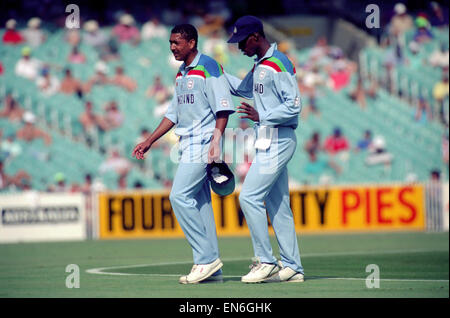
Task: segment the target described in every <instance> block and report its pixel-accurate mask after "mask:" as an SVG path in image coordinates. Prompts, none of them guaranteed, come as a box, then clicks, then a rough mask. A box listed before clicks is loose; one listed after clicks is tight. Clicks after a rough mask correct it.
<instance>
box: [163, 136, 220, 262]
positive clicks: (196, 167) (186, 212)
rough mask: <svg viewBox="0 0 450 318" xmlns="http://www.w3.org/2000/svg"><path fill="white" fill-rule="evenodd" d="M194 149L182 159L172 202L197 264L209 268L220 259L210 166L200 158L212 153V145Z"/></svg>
mask: <svg viewBox="0 0 450 318" xmlns="http://www.w3.org/2000/svg"><path fill="white" fill-rule="evenodd" d="M193 149H194V151H193V152H188V151H187V150H185V151H184V154H182V155H181V158H180V163H179V165H178V169H177V172H176V174H175V178H174V182H173V186H172V190H171V192H170V196H169V199H170V203H171V204H172V209H173V211H174V213H175V216H176V218H177V221H178V223H179V224H180V227H181V229H182V230H183V232H184V235H185V236H186V238H187V240H188V242H189V245H190V246H191V247H192V252H193V258H194V264H209V263H212V262H213V261H215V260H216V259H217V258H218V257H219V247H218V243H217V233H216V224H215V221H214V213H213V209H212V204H211V189H210V184H209V181H208V178H207V175H206V165H207V164H206V162H203V161H202V160H201V159H200V154H201V155H205V151H206V152H207V150H208V149H209V143H206V144H204V145H196V146H195V147H194V148H193ZM191 150H192V147H191ZM192 153H194V154H195V155H194V156H192Z"/></svg>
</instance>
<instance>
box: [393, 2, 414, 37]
mask: <svg viewBox="0 0 450 318" xmlns="http://www.w3.org/2000/svg"><path fill="white" fill-rule="evenodd" d="M394 12H395V15H394V16H393V17H392V19H391V22H390V27H389V34H390V35H392V36H393V37H395V38H398V37H401V36H402V35H403V34H405V32H407V31H409V30H411V29H412V28H413V27H414V22H413V19H412V17H411V16H410V15H409V14H408V13H407V9H406V6H405V5H404V4H403V3H397V4H396V5H395V6H394Z"/></svg>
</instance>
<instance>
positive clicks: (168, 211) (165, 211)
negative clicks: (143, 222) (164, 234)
mask: <svg viewBox="0 0 450 318" xmlns="http://www.w3.org/2000/svg"><path fill="white" fill-rule="evenodd" d="M173 214H174V213H173V211H172V206H171V204H170V200H169V197H168V196H161V228H162V229H165V228H166V221H165V220H166V217H168V218H169V219H170V228H171V229H174V228H175V220H174V218H173V216H174V215H173Z"/></svg>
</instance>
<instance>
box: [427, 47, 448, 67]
mask: <svg viewBox="0 0 450 318" xmlns="http://www.w3.org/2000/svg"><path fill="white" fill-rule="evenodd" d="M428 63H430V65H431V66H433V67H440V68H448V66H449V51H448V46H447V45H446V44H445V43H441V45H440V47H439V49H436V50H434V51H433V52H432V53H431V55H430V56H429V57H428Z"/></svg>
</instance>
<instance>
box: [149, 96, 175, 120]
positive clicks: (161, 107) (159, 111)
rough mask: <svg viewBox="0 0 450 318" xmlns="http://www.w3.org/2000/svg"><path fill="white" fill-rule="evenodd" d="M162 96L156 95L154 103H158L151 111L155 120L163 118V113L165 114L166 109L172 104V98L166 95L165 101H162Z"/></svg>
mask: <svg viewBox="0 0 450 318" xmlns="http://www.w3.org/2000/svg"><path fill="white" fill-rule="evenodd" d="M163 97H164V96H163V95H161V94H158V95H156V101H157V102H158V105H156V107H155V108H154V109H153V115H154V116H155V117H157V118H159V117H163V116H164V115H165V113H166V112H167V109H169V105H170V103H171V102H172V98H171V97H170V95H167V98H166V99H163Z"/></svg>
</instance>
